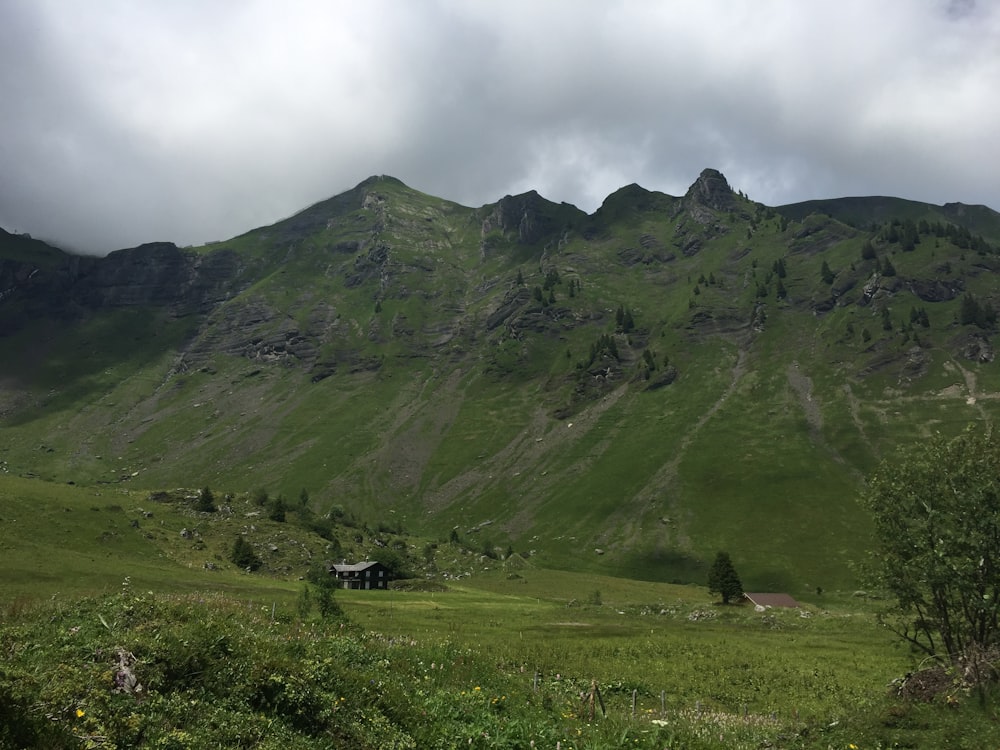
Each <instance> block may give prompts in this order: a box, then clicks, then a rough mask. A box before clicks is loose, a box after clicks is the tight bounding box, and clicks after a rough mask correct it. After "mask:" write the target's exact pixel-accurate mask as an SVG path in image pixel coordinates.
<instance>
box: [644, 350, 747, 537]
mask: <svg viewBox="0 0 1000 750" xmlns="http://www.w3.org/2000/svg"><path fill="white" fill-rule="evenodd" d="M746 362H747V351H746V349H743V348H742V347H741V348H740V349H738V350H737V352H736V362H735V363H734V364H733V369H732V371H731V375H730V381H729V385H727V386H726V389H725V390H724V391H723V392H722V393H721V394H720V395H719V398H717V399H716V400H715V403H713V404H712V405H711V406H710V407H709V408H708V409H706V410H705V413H704V414H702V415H701V417H699V419H698V421H697V422H696V423H695V424H694V426H693V427H692V428H691V429H690V430H688V431H687V432H686V433H685V434H684V437H682V438H681V442H680V445H679V446H678V448H677V452H676V454H675V455H674V457H673V458H672V459H671V460H670V461H668V462H667V463H665V464H664V465H663V466H662V467H661V468H660V470H659V471H657V472H656V474H655V475H654V476H653V477H652V478H651V479H650V481H649V482H647V483H646V486H645V487H644V488H643V489H642V491H640V492H639V493H638V494H637V495H636V497H635V501H636V505H638V506H639V508H640V509H641V510H640V511H639V513H636V512H635V511H634V506H631V508H630V510H629V511H628V515H629V516H630V517H631V518H636V517H639V516H641V514H642V510H644V509H646V508H649V507H651V506H654V505H658V504H659V503H661V502H662V501H663V497H664V495H666V496H667V497H668V498H669V499H668V503H669V507H670V512H671V515H672V516H673V518H674V520H675V521H676V523H673V524H671V528H672V529H673V539H672V540H669V541H670V542H671V544H672V546H675V547H679V548H682V549H687V548H689V547H690V546H691V540H690V538H689V537H688V536H687V535H686V534H685V533H684V531H683V528H684V522H683V519H678V518H677V515H678V512H679V508H678V506H677V503H676V498H677V497H678V496H679V495H680V491H679V487H678V479H677V469H678V467H679V466H680V464H681V461H682V460H684V456H685V455H686V454H687V451H688V449H689V448H690V447H691V443H693V442H694V440H695V438H696V437H697V436H698V433H700V432H701V430H702V428H703V427H704V426H705V425H706V424H708V420H710V419H711V418H712V417H713V416H715V414H716V413H717V412H718V411H719V409H721V408H722V407H723V405H724V404H725V403H726V401H728V400H729V397H730V396H732V395H733V392H734V391H735V390H736V386H737V385H738V384H739V382H740V380H741V379H742V378H743V376H744V375H745V374H746ZM666 541H667V540H666V539H664V542H666Z"/></svg>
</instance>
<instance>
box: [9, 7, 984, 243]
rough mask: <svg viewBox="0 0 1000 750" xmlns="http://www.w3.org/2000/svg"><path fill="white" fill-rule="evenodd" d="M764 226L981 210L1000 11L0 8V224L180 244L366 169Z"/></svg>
mask: <svg viewBox="0 0 1000 750" xmlns="http://www.w3.org/2000/svg"><path fill="white" fill-rule="evenodd" d="M706 167H713V168H716V169H719V170H721V171H722V172H723V173H724V174H725V175H726V177H727V178H728V180H729V182H730V184H731V185H732V186H733V188H734V189H737V190H742V191H743V192H744V193H746V194H747V195H748V196H749V197H750V198H752V199H754V200H757V201H761V202H763V203H765V204H768V205H780V204H784V203H791V202H796V201H802V200H810V199H814V198H835V197H841V196H848V195H893V196H898V197H902V198H909V199H913V200H920V201H926V202H929V203H936V204H942V203H946V202H954V201H961V202H964V203H972V204H978V203H982V204H986V205H989V206H991V207H992V208H995V209H998V210H1000V2H996V1H995V0H979V2H976V0H879V2H871V0H833V1H829V0H809V1H808V2H804V1H803V0H690V1H687V0H622V1H620V2H618V1H615V0H600V1H598V0H350V1H349V2H348V1H342V0H87V1H86V2H82V1H81V0H0V227H3V228H4V229H6V230H7V231H11V232H18V233H30V234H31V235H32V236H34V237H37V238H41V239H45V240H47V241H50V242H52V243H54V244H57V245H59V246H60V247H63V248H65V249H70V250H74V251H78V252H86V253H93V254H105V253H107V252H110V251H112V250H115V249H119V248H124V247H132V246H135V245H138V244H141V243H143V242H152V241H172V242H176V243H177V244H178V245H197V244H201V243H204V242H209V241H215V240H223V239H228V238H229V237H233V236H235V235H238V234H241V233H243V232H245V231H248V230H250V229H253V228H256V227H259V226H264V225H267V224H271V223H273V222H275V221H278V220H280V219H282V218H285V217H287V216H289V215H291V214H293V213H295V212H297V211H299V210H301V209H303V208H305V207H307V206H309V205H311V204H313V203H316V202H318V201H320V200H324V199H325V198H328V197H331V196H333V195H336V194H338V193H340V192H343V191H344V190H347V189H350V188H351V187H353V186H354V185H356V184H357V183H359V182H361V181H362V180H364V179H365V178H367V177H368V176H370V175H376V174H387V175H392V176H394V177H397V178H399V179H401V180H403V181H404V182H405V183H407V184H408V185H410V186H411V187H413V188H416V189H417V190H421V191H423V192H425V193H430V194H432V195H436V196H439V197H442V198H447V199H450V200H453V201H457V202H458V203H461V204H463V205H467V206H481V205H484V204H487V203H492V202H495V201H497V200H498V199H500V198H501V197H503V196H504V195H516V194H518V193H522V192H526V191H528V190H537V191H538V192H539V193H541V194H542V195H543V196H545V197H546V198H548V199H550V200H553V201H565V202H568V203H572V204H574V205H576V206H578V207H580V208H582V209H583V210H585V211H587V212H592V211H594V210H596V209H597V208H598V207H599V206H600V204H601V202H602V201H603V200H604V198H605V197H606V196H607V195H608V194H610V193H611V192H613V191H615V190H616V189H618V188H619V187H622V186H624V185H627V184H630V183H633V182H634V183H638V184H640V185H642V186H643V187H645V188H647V189H650V190H659V191H662V192H665V193H668V194H670V195H683V193H684V192H685V191H686V190H687V188H688V186H689V185H690V184H691V183H692V182H694V180H695V179H696V178H697V176H698V174H699V173H700V172H701V170H702V169H704V168H706Z"/></svg>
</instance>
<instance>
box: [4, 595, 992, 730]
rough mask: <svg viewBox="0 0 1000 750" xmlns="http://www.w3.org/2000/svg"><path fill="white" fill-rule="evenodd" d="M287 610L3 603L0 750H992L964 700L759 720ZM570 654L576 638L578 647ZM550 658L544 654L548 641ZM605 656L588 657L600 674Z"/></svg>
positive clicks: (749, 708)
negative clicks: (904, 749) (941, 749)
mask: <svg viewBox="0 0 1000 750" xmlns="http://www.w3.org/2000/svg"><path fill="white" fill-rule="evenodd" d="M300 615H301V613H300V614H297V615H293V614H291V613H290V612H282V611H277V612H276V611H275V610H274V609H272V608H271V607H262V606H261V605H260V604H251V603H247V602H244V601H240V600H236V599H231V598H225V597H221V596H216V595H189V596H177V595H174V596H171V595H153V594H152V593H141V592H136V591H133V590H132V588H131V586H129V585H128V584H127V583H126V585H125V586H123V587H122V590H121V591H120V592H118V593H116V594H113V595H109V596H105V597H101V598H94V599H85V600H80V601H77V602H73V603H68V604H65V603H64V604H56V603H54V602H50V603H47V604H45V605H40V606H37V607H35V606H21V605H19V606H18V607H16V608H13V607H12V608H11V609H10V610H9V611H8V613H7V618H6V620H5V622H4V624H3V625H2V626H0V653H2V658H0V748H35V747H38V748H42V747H44V748H57V749H58V748H135V747H149V748H162V749H171V750H179V749H181V748H205V747H229V748H255V749H261V750H263V749H267V748H274V749H277V748H291V749H292V750H295V749H296V748H331V747H332V748H352V749H360V750H366V749H371V750H375V749H378V750H384V749H386V748H415V749H416V748H419V749H421V750H423V749H424V748H430V749H431V750H435V749H438V748H440V749H445V748H470V747H472V748H510V749H513V748H532V747H534V748H550V749H551V748H559V749H560V750H570V749H574V750H584V749H591V750H599V749H605V748H607V749H608V750H610V749H611V748H623V747H630V748H645V749H648V750H654V749H655V750H662V749H663V748H694V749H697V748H719V747H726V748H761V747H765V748H767V747H775V748H829V747H834V748H848V747H851V746H854V747H857V748H876V747H893V746H909V747H925V746H926V747H930V746H947V747H954V748H961V747H969V748H972V747H985V746H991V743H992V745H996V744H997V741H996V740H997V732H996V729H995V728H994V724H993V722H992V719H991V716H992V714H991V711H990V710H989V709H986V710H983V709H982V708H980V707H979V706H978V704H977V703H976V702H975V701H957V702H952V703H951V704H949V705H947V706H945V705H935V704H933V703H912V702H899V701H896V700H892V699H889V698H887V697H885V696H883V695H879V694H874V695H872V696H871V699H870V700H869V701H867V702H864V701H861V700H859V701H857V705H853V706H843V707H842V708H841V709H840V710H839V711H838V712H837V713H836V714H835V715H834V714H825V713H823V712H824V711H826V708H824V709H823V710H822V711H817V712H814V713H810V714H809V715H802V716H799V715H795V714H794V713H792V712H786V713H778V712H765V711H763V710H760V706H762V705H763V702H759V703H757V704H755V703H753V702H752V701H749V700H746V702H745V703H744V704H743V707H742V708H741V706H740V705H739V704H738V703H736V704H735V705H733V704H734V703H735V701H733V700H729V701H728V702H727V700H724V698H725V696H726V695H730V694H732V695H738V696H740V697H739V700H744V699H745V698H747V697H748V696H749V693H746V692H737V693H732V691H731V690H730V689H728V688H726V687H725V685H722V684H721V683H720V691H719V693H718V698H717V699H715V700H706V701H705V702H704V703H703V702H701V701H694V700H692V701H687V700H684V699H683V698H678V697H677V696H673V697H672V698H671V700H670V701H666V702H664V701H663V697H662V696H661V695H659V694H654V693H653V692H652V691H651V690H650V689H649V687H648V685H647V683H646V682H645V677H644V675H643V673H642V671H641V670H642V667H641V665H640V663H639V662H638V661H631V660H629V665H628V668H629V670H630V671H632V672H633V673H632V674H630V675H628V676H623V677H622V679H619V680H617V681H615V680H612V679H611V678H610V677H608V676H605V677H602V678H601V684H600V685H598V684H597V680H596V679H591V678H590V677H588V676H585V675H583V674H563V673H556V672H553V671H552V670H551V669H549V670H544V671H542V672H535V671H534V670H533V669H532V668H530V667H529V668H527V669H526V667H525V660H523V659H521V660H519V659H518V658H516V657H517V654H516V653H515V652H514V650H513V647H511V649H509V650H507V651H506V652H503V650H501V649H499V648H498V647H497V644H489V643H482V642H478V643H477V642H475V641H471V640H460V639H458V638H454V637H452V636H449V635H447V634H444V635H439V637H431V636H430V635H420V636H415V637H413V636H406V635H403V634H401V633H394V634H392V635H385V634H379V633H375V632H372V631H370V630H364V629H362V628H360V627H359V626H357V625H353V624H351V623H349V622H346V621H342V620H330V619H317V618H310V617H306V619H303V618H302V617H301V616H300ZM586 644H587V639H586V638H585V637H581V639H580V641H579V644H578V645H579V647H580V648H586ZM553 646H554V647H555V648H556V652H555V654H554V656H557V657H558V655H559V653H558V652H559V649H561V648H562V647H561V646H559V645H558V644H556V643H554V644H553ZM567 653H568V652H567ZM621 656H622V654H621V652H619V654H618V656H615V655H614V654H613V653H610V652H609V654H606V655H605V656H602V657H600V659H601V660H602V661H603V662H606V667H605V669H606V671H607V674H611V672H612V671H613V669H614V664H615V663H617V661H619V660H620V659H621ZM560 661H563V663H569V661H568V657H566V658H563V657H560ZM579 665H580V670H581V671H582V670H583V669H584V668H585V667H584V666H583V665H582V662H580V663H579ZM571 666H572V665H571ZM591 666H595V667H596V666H598V664H597V663H596V662H595V663H594V664H593V665H591ZM649 666H650V668H653V665H652V664H650V665H649ZM736 677H737V680H740V679H744V678H740V677H739V676H738V675H737V676H736ZM723 681H724V680H723ZM744 682H745V679H744ZM746 684H747V685H750V683H746ZM750 687H752V685H751V686H750ZM727 690H728V692H727ZM740 690H741V691H745V688H740ZM805 705H808V704H805ZM605 709H606V711H605ZM605 713H607V715H606V716H605ZM821 715H822V718H820V716H821Z"/></svg>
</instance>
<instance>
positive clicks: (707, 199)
mask: <svg viewBox="0 0 1000 750" xmlns="http://www.w3.org/2000/svg"><path fill="white" fill-rule="evenodd" d="M684 198H685V200H686V201H688V202H695V203H698V204H700V205H702V206H706V207H708V208H712V209H715V210H716V211H728V210H730V209H732V208H733V207H734V205H735V200H734V194H733V189H732V188H731V187H730V186H729V182H728V181H727V180H726V177H725V175H723V174H722V172H720V171H719V170H717V169H711V168H708V169H703V170H702V171H701V174H700V175H698V179H697V180H695V181H694V183H692V185H691V187H689V188H688V191H687V193H685V195H684Z"/></svg>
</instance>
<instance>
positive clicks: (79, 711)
mask: <svg viewBox="0 0 1000 750" xmlns="http://www.w3.org/2000/svg"><path fill="white" fill-rule="evenodd" d="M86 713H87V712H86V711H84V710H83V709H82V708H78V709H76V718H78V719H82V718H83V717H84V715H85V714H86Z"/></svg>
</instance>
